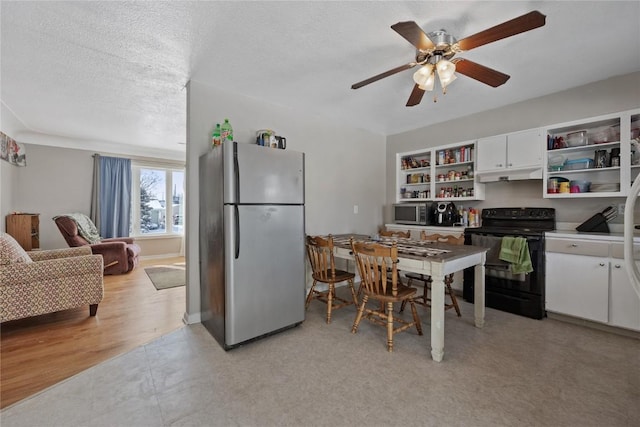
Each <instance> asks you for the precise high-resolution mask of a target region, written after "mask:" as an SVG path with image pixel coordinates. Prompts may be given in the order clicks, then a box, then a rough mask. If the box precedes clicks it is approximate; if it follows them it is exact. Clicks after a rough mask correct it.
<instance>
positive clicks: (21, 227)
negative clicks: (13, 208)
mask: <svg viewBox="0 0 640 427" xmlns="http://www.w3.org/2000/svg"><path fill="white" fill-rule="evenodd" d="M5 225H6V230H7V233H8V234H10V235H11V236H13V238H14V239H16V241H17V242H18V243H19V244H20V246H22V247H23V248H24V250H25V251H31V250H33V249H39V248H40V217H39V214H25V213H20V214H10V215H7V217H6V224H5Z"/></svg>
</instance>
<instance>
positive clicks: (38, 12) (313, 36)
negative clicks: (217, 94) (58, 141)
mask: <svg viewBox="0 0 640 427" xmlns="http://www.w3.org/2000/svg"><path fill="white" fill-rule="evenodd" d="M0 7H1V9H0V13H1V18H2V22H1V25H2V26H1V36H2V39H1V43H2V45H1V61H2V62H1V75H0V76H1V84H2V87H1V94H0V96H1V99H2V102H4V104H5V105H6V106H7V107H8V108H9V109H10V110H11V111H13V112H14V114H15V115H16V116H17V117H18V118H19V120H21V121H22V122H23V124H24V126H25V129H26V130H29V131H32V132H40V133H45V134H49V135H59V136H65V137H71V138H78V139H81V140H90V141H108V142H114V143H124V144H135V145H139V146H144V147H154V148H164V149H168V150H178V151H183V150H184V145H179V144H178V143H179V142H182V143H184V141H185V138H186V137H185V134H186V130H185V128H186V124H185V122H186V90H185V89H184V85H185V83H186V82H187V81H188V80H189V79H194V80H198V81H200V82H204V83H207V84H209V85H211V86H214V87H217V88H220V89H223V90H226V91H228V92H231V93H238V94H244V95H247V96H250V97H253V98H255V99H257V100H264V101H267V102H269V103H273V104H279V105H284V106H289V107H292V108H295V109H296V110H305V111H308V112H309V113H310V114H314V115H321V116H325V117H327V119H328V120H338V121H346V122H348V123H350V124H351V125H353V126H355V127H359V128H365V129H369V130H371V131H374V132H376V133H380V134H384V135H389V134H394V133H398V132H402V131H405V130H410V129H415V128H420V127H424V126H427V125H430V124H433V123H438V122H442V121H445V120H450V119H453V118H456V117H460V116H465V115H468V114H473V113H475V112H479V111H483V110H486V109H491V108H496V107H500V106H503V105H507V104H511V103H514V102H518V101H522V100H525V99H530V98H535V97H538V96H542V95H545V94H548V93H553V92H557V91H561V90H563V89H568V88H571V87H575V86H580V85H583V84H586V83H589V82H593V81H598V80H602V79H606V78H608V77H611V76H616V75H622V74H627V73H631V72H634V71H638V70H640V25H638V22H640V2H638V1H627V2H611V1H597V2H575V1H570V2H567V1H563V2H559V1H509V2H484V1H483V2H480V1H468V2H462V1H455V2H452V1H447V2H445V1H419V2H398V1H395V2H390V1H389V2H347V1H339V2H327V1H319V2H301V1H298V2H290V1H287V2H241V1H235V2H158V1H154V2H107V1H96V2H89V1H81V2H23V1H16V2H9V1H2V3H1V4H0ZM532 10H539V11H540V12H541V13H543V14H545V15H546V16H547V21H546V25H545V26H544V27H541V28H538V29H535V30H532V31H529V32H526V33H523V34H519V35H516V36H513V37H511V38H508V39H504V40H500V41H497V42H494V43H492V44H488V45H485V46H481V47H478V48H476V49H473V50H472V51H469V52H464V53H463V54H459V55H458V56H460V57H464V58H467V59H470V60H472V61H475V62H478V63H480V64H483V65H485V66H488V67H491V68H494V69H496V70H499V71H502V72H504V73H506V74H509V75H511V79H510V80H509V81H508V82H507V83H506V84H504V85H503V86H501V87H499V88H491V87H489V86H486V85H484V84H482V83H479V82H477V81H475V80H472V79H470V78H468V77H465V76H460V78H458V79H457V80H456V81H455V82H454V83H452V84H451V86H450V87H449V91H448V93H447V95H446V96H444V97H443V96H439V99H438V103H437V104H434V103H433V102H432V100H431V97H430V96H429V95H428V94H425V96H424V98H423V100H422V103H421V104H420V105H418V106H416V107H411V108H408V107H405V103H406V101H407V98H408V97H409V94H410V93H411V90H412V88H413V81H412V73H413V72H412V71H403V72H401V73H398V74H396V75H394V76H391V77H388V78H385V79H382V80H380V81H378V82H375V83H372V84H371V85H368V86H365V87H363V88H360V89H358V90H352V89H351V88H350V87H351V85H352V84H353V83H355V82H358V81H360V80H364V79H365V78H368V77H371V76H373V75H375V74H378V73H381V72H383V71H386V70H389V69H391V68H394V67H397V66H399V65H402V64H406V63H408V62H410V61H413V60H414V57H415V50H414V48H413V47H412V46H411V45H410V44H409V43H408V42H407V41H406V40H404V39H403V38H402V37H401V36H399V35H398V34H397V33H396V32H395V31H393V30H392V29H391V28H390V26H391V25H392V24H394V23H396V22H398V21H410V20H413V21H416V22H417V23H418V25H420V26H421V27H422V28H423V29H424V30H425V31H426V32H429V31H433V30H436V29H441V28H444V29H446V30H447V31H448V32H449V33H451V34H452V35H454V36H455V37H457V38H458V39H461V38H463V37H466V36H469V35H471V34H474V33H476V32H479V31H481V30H484V29H486V28H488V27H491V26H494V25H497V24H500V23H502V22H504V21H507V20H509V19H512V18H515V17H517V16H520V15H522V14H525V13H527V12H530V11H532Z"/></svg>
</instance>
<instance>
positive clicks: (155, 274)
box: [144, 265, 186, 290]
mask: <svg viewBox="0 0 640 427" xmlns="http://www.w3.org/2000/svg"><path fill="white" fill-rule="evenodd" d="M144 271H145V272H146V273H147V276H149V279H151V283H153V286H155V287H156V289H157V290H162V289H169V288H175V287H177V286H184V284H185V282H186V279H185V277H186V274H185V268H184V266H181V265H172V266H168V265H162V266H160V265H155V266H153V267H147V268H145V269H144Z"/></svg>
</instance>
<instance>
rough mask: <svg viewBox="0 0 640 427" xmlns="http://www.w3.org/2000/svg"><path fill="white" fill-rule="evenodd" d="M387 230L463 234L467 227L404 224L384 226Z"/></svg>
mask: <svg viewBox="0 0 640 427" xmlns="http://www.w3.org/2000/svg"><path fill="white" fill-rule="evenodd" d="M384 226H385V228H386V229H387V230H416V231H418V232H419V231H422V230H424V231H433V232H440V233H442V232H448V233H452V232H453V233H464V230H465V229H467V228H469V227H463V226H461V225H456V226H452V227H443V226H438V225H405V224H385V225H384Z"/></svg>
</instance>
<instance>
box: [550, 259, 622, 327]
mask: <svg viewBox="0 0 640 427" xmlns="http://www.w3.org/2000/svg"><path fill="white" fill-rule="evenodd" d="M546 261H547V270H546V271H547V280H546V284H547V285H546V286H547V287H546V309H547V310H548V311H553V312H557V313H562V314H568V315H571V316H577V317H581V318H583V319H589V320H595V321H596V322H607V320H608V315H609V309H608V305H609V304H608V301H609V260H608V259H607V258H601V257H594V256H584V255H570V254H563V253H555V252H547V259H546Z"/></svg>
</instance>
